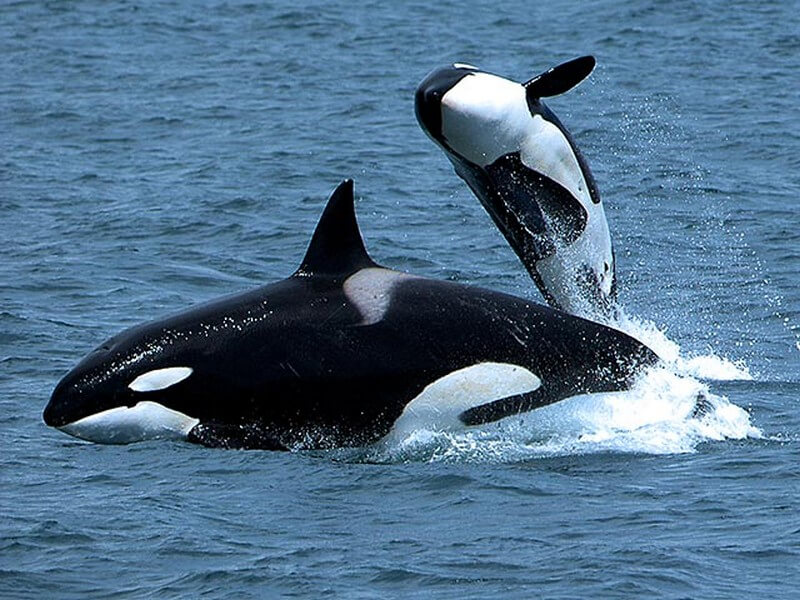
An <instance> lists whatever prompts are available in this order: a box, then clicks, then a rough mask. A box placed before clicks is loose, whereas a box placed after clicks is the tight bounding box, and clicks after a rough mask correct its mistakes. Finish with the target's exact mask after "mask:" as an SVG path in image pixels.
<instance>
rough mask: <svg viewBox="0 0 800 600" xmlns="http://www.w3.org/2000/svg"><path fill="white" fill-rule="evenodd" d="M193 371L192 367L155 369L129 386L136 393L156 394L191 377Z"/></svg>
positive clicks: (140, 376)
mask: <svg viewBox="0 0 800 600" xmlns="http://www.w3.org/2000/svg"><path fill="white" fill-rule="evenodd" d="M192 372H193V369H192V368H191V367H168V368H166V369H155V370H153V371H148V372H147V373H144V374H142V375H139V376H138V377H137V378H136V379H134V380H133V381H131V382H130V383H129V384H128V387H129V388H130V389H132V390H133V391H134V392H155V391H157V390H163V389H166V388H168V387H170V386H171V385H175V384H176V383H180V382H181V381H183V380H184V379H186V378H187V377H189V375H191V374H192Z"/></svg>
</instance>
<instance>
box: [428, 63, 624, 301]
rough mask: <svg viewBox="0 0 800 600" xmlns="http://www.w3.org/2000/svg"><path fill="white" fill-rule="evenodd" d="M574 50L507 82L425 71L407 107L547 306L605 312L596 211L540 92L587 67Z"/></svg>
mask: <svg viewBox="0 0 800 600" xmlns="http://www.w3.org/2000/svg"><path fill="white" fill-rule="evenodd" d="M594 65H595V60H594V58H593V57H591V56H584V57H581V58H577V59H574V60H571V61H568V62H566V63H563V64H561V65H558V66H556V67H553V68H552V69H549V70H548V71H546V72H544V73H541V74H540V75H537V76H536V77H534V78H532V79H531V80H529V81H527V82H526V83H517V82H515V81H511V80H508V79H505V78H503V77H499V76H497V75H494V74H491V73H487V72H484V71H480V70H478V69H477V68H475V67H472V66H469V65H459V64H456V65H450V66H446V67H443V68H440V69H436V70H434V71H433V72H431V73H430V74H429V75H428V76H427V77H426V78H425V79H424V80H423V81H422V82H421V83H420V84H419V86H418V88H417V91H416V95H415V111H416V115H417V119H418V121H419V123H420V125H421V126H422V128H423V130H424V131H425V132H426V133H427V134H428V135H429V136H430V137H431V138H432V139H433V140H434V141H435V142H436V143H437V144H438V145H439V146H440V147H441V148H442V149H443V150H444V152H445V154H446V156H447V157H448V159H449V160H450V161H451V162H452V163H453V166H454V168H455V171H456V173H457V174H458V175H459V176H460V177H461V178H462V179H464V180H465V181H466V183H467V184H468V185H469V187H470V188H471V189H472V191H473V193H474V194H475V195H476V196H477V197H478V199H479V200H480V201H481V203H482V204H483V206H484V208H485V209H486V211H487V212H488V213H489V215H490V216H491V217H492V219H493V221H494V222H495V224H496V225H497V227H498V228H499V229H500V231H501V232H502V233H503V235H504V236H505V237H506V239H507V240H508V242H509V244H510V245H511V247H512V248H513V249H514V251H515V252H516V254H517V256H518V257H519V258H520V260H521V261H522V262H523V264H524V265H525V267H526V268H527V270H528V271H529V273H530V274H531V276H532V277H533V279H534V281H535V283H536V285H537V286H538V287H539V289H540V290H541V291H542V294H543V295H544V297H545V299H546V300H547V301H548V303H550V304H551V305H553V306H555V307H556V308H561V309H564V310H567V311H569V312H573V313H578V314H583V315H584V316H589V315H588V314H587V313H599V314H601V315H607V314H608V311H609V307H610V306H611V305H612V304H613V299H614V296H615V292H616V290H615V284H614V257H613V252H612V248H611V240H610V236H609V232H608V225H607V223H606V219H605V214H604V212H603V208H602V204H601V203H600V196H599V193H598V191H597V187H596V185H595V182H594V178H593V177H592V174H591V171H590V170H589V167H588V165H587V164H586V161H585V160H584V158H583V156H582V155H581V153H580V152H579V150H578V148H577V146H576V144H575V142H574V140H573V139H572V137H571V136H570V134H569V132H568V131H567V130H566V129H565V128H564V126H563V125H562V124H561V122H560V121H559V120H558V118H557V117H556V116H555V115H554V114H553V112H552V111H550V109H549V108H548V107H547V106H546V105H545V104H544V102H543V101H542V98H545V97H550V96H555V95H558V94H562V93H564V92H566V91H568V90H570V89H571V88H573V87H575V86H576V85H578V83H580V82H581V81H582V80H583V79H585V78H586V77H587V76H588V75H589V74H590V73H591V71H592V69H593V68H594Z"/></svg>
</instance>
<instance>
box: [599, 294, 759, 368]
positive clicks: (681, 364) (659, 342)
mask: <svg viewBox="0 0 800 600" xmlns="http://www.w3.org/2000/svg"><path fill="white" fill-rule="evenodd" d="M612 326H613V327H616V328H617V329H620V330H622V331H624V332H625V333H627V334H628V335H630V336H633V337H635V338H636V339H637V340H639V341H640V342H642V343H643V344H645V345H647V346H648V347H650V348H652V349H653V351H655V353H656V354H658V356H659V357H661V359H662V360H663V361H664V362H665V363H667V365H669V366H670V367H671V368H672V369H673V370H674V371H675V372H676V373H679V374H682V375H688V376H691V377H697V378H699V379H707V380H714V381H752V380H753V376H752V375H751V373H750V370H749V369H748V368H747V365H745V364H744V363H743V362H741V361H732V360H729V359H727V358H724V357H722V356H718V355H717V354H715V353H714V352H713V350H709V351H708V353H707V354H703V355H690V356H682V355H681V348H680V346H679V345H678V344H676V343H675V342H673V341H672V340H670V339H669V338H668V337H667V334H666V333H665V332H664V331H662V330H660V329H659V328H658V327H657V326H656V325H655V323H653V322H652V321H646V320H642V319H639V318H638V317H634V316H629V315H627V314H626V313H625V311H624V310H621V311H620V314H619V316H618V318H617V320H616V321H615V322H614V323H613V324H612Z"/></svg>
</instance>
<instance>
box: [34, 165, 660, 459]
mask: <svg viewBox="0 0 800 600" xmlns="http://www.w3.org/2000/svg"><path fill="white" fill-rule="evenodd" d="M657 360H658V359H657V358H656V356H655V355H654V354H653V352H652V351H650V350H649V349H648V348H647V347H646V346H644V345H642V344H641V343H640V342H638V341H636V340H635V339H633V338H631V337H630V336H628V335H626V334H624V333H622V332H620V331H617V330H615V329H612V328H609V327H606V326H604V325H601V324H598V323H594V322H591V321H588V320H585V319H582V318H579V317H575V316H572V315H569V314H566V313H563V312H560V311H557V310H553V309H551V308H549V307H547V306H543V305H539V304H535V303H532V302H530V301H528V300H525V299H522V298H517V297H514V296H510V295H507V294H503V293H498V292H494V291H490V290H487V289H482V288H479V287H471V286H465V285H459V284H456V283H451V282H445V281H436V280H431V279H425V278H421V277H415V276H413V275H409V274H406V273H401V272H397V271H393V270H390V269H386V268H384V267H381V266H379V265H377V264H376V263H375V262H374V261H373V260H372V259H371V258H370V257H369V255H368V254H367V252H366V250H365V248H364V244H363V241H362V238H361V234H360V232H359V229H358V225H357V223H356V219H355V212H354V206H353V185H352V181H349V180H348V181H345V182H344V183H342V184H341V185H340V186H339V187H338V188H337V189H336V191H335V192H334V193H333V195H332V196H331V198H330V200H329V202H328V205H327V207H326V208H325V210H324V212H323V215H322V217H321V219H320V221H319V224H318V226H317V228H316V231H315V233H314V235H313V237H312V240H311V243H310V245H309V248H308V251H307V253H306V255H305V258H304V259H303V261H302V263H301V265H300V267H299V269H298V270H297V271H296V272H295V273H294V274H293V275H292V276H291V277H289V278H288V279H285V280H283V281H279V282H277V283H272V284H268V285H265V286H263V287H259V288H257V289H254V290H252V291H248V292H245V293H242V294H239V295H234V296H230V297H226V298H222V299H219V300H216V301H213V302H211V303H209V304H204V305H201V306H198V307H195V308H191V309H189V310H187V311H186V312H182V313H179V314H176V315H173V316H170V317H167V318H164V319H161V320H157V321H153V322H150V323H146V324H143V325H139V326H137V327H133V328H132V329H128V330H127V331H123V332H122V333H120V334H118V335H116V336H114V337H112V338H111V339H109V340H108V341H107V342H105V343H104V344H102V345H101V346H100V347H98V348H97V349H96V350H94V351H93V352H91V353H90V354H89V355H88V356H86V357H85V358H84V359H83V361H81V362H80V363H79V364H78V365H77V366H76V367H75V368H74V369H73V370H72V371H71V372H69V373H68V374H67V375H66V376H65V377H64V378H63V379H62V380H61V382H60V383H59V384H58V385H57V387H56V388H55V390H54V391H53V394H52V397H51V399H50V402H49V403H48V405H47V407H46V408H45V410H44V421H45V423H46V424H48V425H50V426H52V427H57V428H59V429H60V430H62V431H64V432H66V433H68V434H71V435H74V436H77V437H79V438H83V439H86V440H91V441H95V442H103V443H127V442H134V441H138V440H143V439H154V438H180V439H187V440H189V441H192V442H197V443H200V444H205V445H208V446H221V447H241V448H265V449H296V448H327V447H334V446H353V445H364V444H369V443H372V442H375V441H377V440H380V439H381V438H382V437H383V436H386V435H387V434H389V433H390V432H391V431H392V429H393V427H396V426H397V424H398V423H399V422H406V423H407V422H408V420H409V419H411V420H412V422H413V419H415V418H417V417H420V418H424V419H425V420H426V422H427V423H428V424H432V425H433V426H435V427H442V428H451V427H465V426H472V425H479V424H483V423H487V422H493V421H497V420H499V419H503V418H505V417H508V416H511V415H516V414H519V413H522V412H526V411H530V410H533V409H536V408H538V407H541V406H545V405H548V404H551V403H553V402H557V401H559V400H562V399H565V398H569V397H573V396H578V395H584V394H593V393H602V392H613V391H618V390H625V389H628V388H629V387H630V386H631V385H632V382H633V381H634V379H635V378H636V377H637V374H638V373H640V372H641V371H642V369H643V368H645V367H646V366H647V365H652V364H654V363H656V362H657ZM431 421H432V423H431Z"/></svg>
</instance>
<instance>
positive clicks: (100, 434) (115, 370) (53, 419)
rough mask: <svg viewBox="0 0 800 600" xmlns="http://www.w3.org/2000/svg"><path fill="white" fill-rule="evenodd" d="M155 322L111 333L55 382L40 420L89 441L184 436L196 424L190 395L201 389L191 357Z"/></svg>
mask: <svg viewBox="0 0 800 600" xmlns="http://www.w3.org/2000/svg"><path fill="white" fill-rule="evenodd" d="M163 333H164V332H162V335H161V336H160V339H159V331H158V328H155V327H153V325H145V326H140V327H136V328H133V329H130V330H127V331H124V332H122V333H121V334H119V335H117V336H115V337H113V338H111V339H110V340H108V341H107V342H106V343H104V344H102V345H101V346H99V347H98V348H96V349H95V350H94V351H92V352H91V353H90V354H89V355H88V356H86V358H84V359H83V360H82V361H81V362H80V363H79V364H78V365H77V366H76V367H75V368H74V369H72V370H71V371H70V372H69V373H67V375H66V376H64V378H63V379H62V380H61V381H60V382H59V383H58V385H57V386H56V388H55V389H54V390H53V393H52V395H51V397H50V401H49V403H48V404H47V406H46V407H45V409H44V413H43V419H44V422H45V423H46V424H47V425H49V426H51V427H55V428H57V429H60V430H61V431H63V432H65V433H68V434H70V435H73V436H75V437H78V438H81V439H85V440H88V441H92V442H98V443H107V444H114V443H118V444H124V443H130V442H135V441H141V440H147V439H182V438H185V437H186V436H187V435H188V433H189V431H190V430H191V429H192V427H194V426H195V425H197V424H198V423H199V419H198V418H197V415H194V414H191V413H192V408H190V406H189V404H188V403H189V400H190V399H191V398H193V397H195V398H196V397H197V395H198V394H200V393H203V392H202V386H199V385H198V383H199V382H198V381H197V376H196V374H195V368H194V367H193V366H192V363H193V359H191V358H190V357H188V356H184V357H182V356H181V351H180V350H178V351H177V352H176V351H175V350H174V344H172V343H171V341H170V340H169V334H166V335H163Z"/></svg>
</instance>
